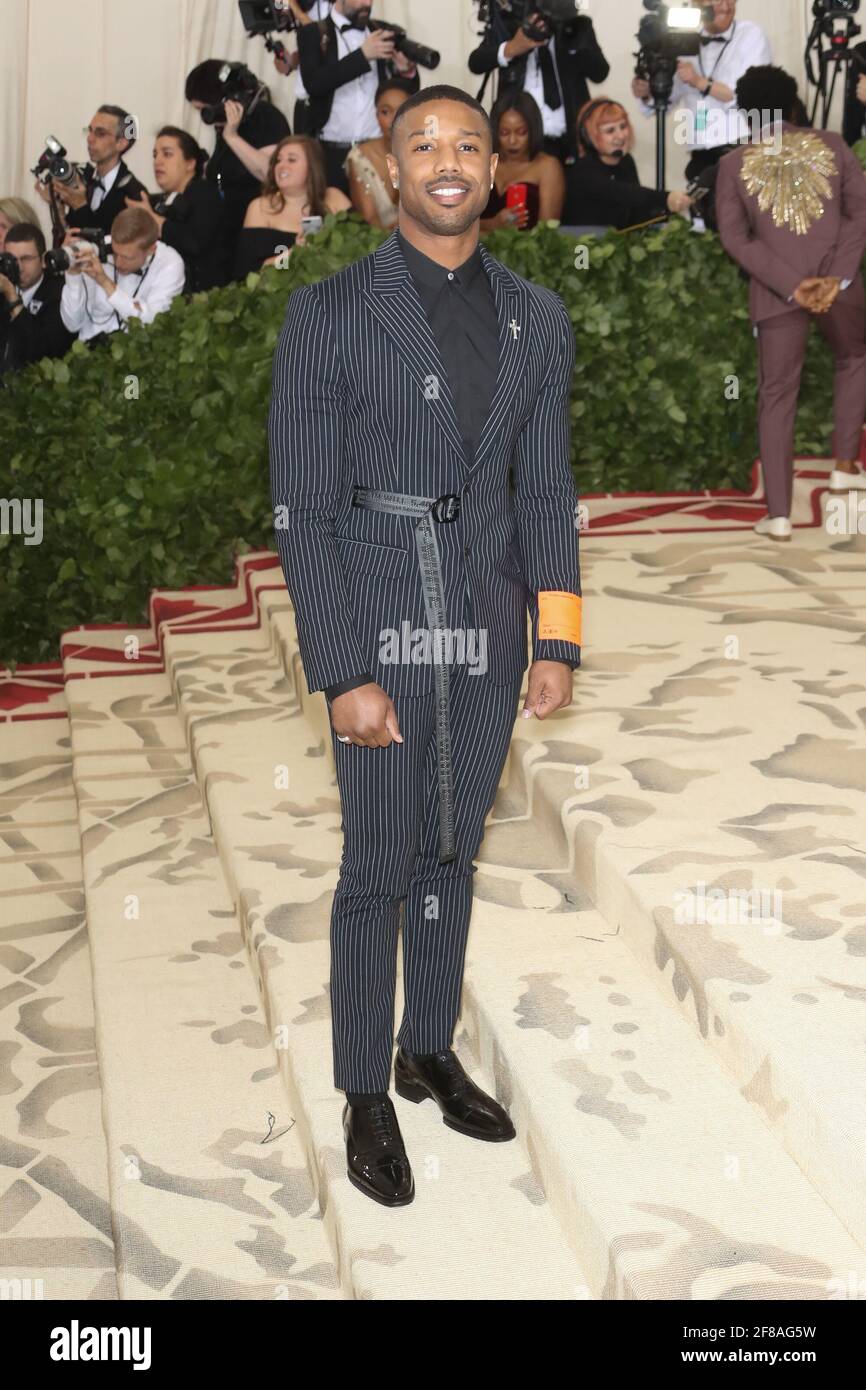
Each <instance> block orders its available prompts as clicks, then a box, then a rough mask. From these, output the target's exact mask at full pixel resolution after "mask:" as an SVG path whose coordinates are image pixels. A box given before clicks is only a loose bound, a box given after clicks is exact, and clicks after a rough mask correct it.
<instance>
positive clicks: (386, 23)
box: [367, 19, 440, 68]
mask: <svg viewBox="0 0 866 1390" xmlns="http://www.w3.org/2000/svg"><path fill="white" fill-rule="evenodd" d="M367 28H368V29H387V30H388V32H389V33H391V34H393V35H394V47H395V49H396V50H397V52H398V53H402V54H403V57H404V58H408V59H409V62H410V63H417V64H418V66H419V67H422V68H438V66H439V61H440V55H439V54H438V53H437V52H436V49H435V48H428V47H427V46H426V44H423V43H415V41H414V39H410V38H409V36H408V35H407V33H406V30H405V29H401V27H400V25H399V24H392V23H391V21H390V20H386V19H368V20H367Z"/></svg>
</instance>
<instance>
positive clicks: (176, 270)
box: [60, 241, 186, 342]
mask: <svg viewBox="0 0 866 1390" xmlns="http://www.w3.org/2000/svg"><path fill="white" fill-rule="evenodd" d="M105 272H106V274H107V275H108V276H109V278H110V279H112V280H115V281H116V284H117V289H116V290H115V291H114V294H112V295H111V296H110V297H109V296H108V295H107V294H106V292H105V290H104V289H103V288H102V286H101V285H97V284H95V283H94V281H93V280H91V279H90V277H89V276H88V275H70V274H69V272H68V271H67V272H66V283H65V285H64V286H63V293H62V295H61V296H60V317H61V318H62V319H63V322H64V323H65V325H66V327H67V328H68V329H69V331H70V333H77V334H78V336H79V338H80V339H81V341H82V342H86V341H87V339H88V338H95V337H96V335H97V333H115V332H116V331H117V329H118V328H124V329H125V328H126V326H127V320H128V319H139V320H140V321H141V322H142V323H153V320H154V319H155V318H156V316H157V314H161V313H162V312H163V311H164V310H165V309H168V308H170V307H171V302H172V300H173V299H174V298H175V296H176V295H179V294H180V292H181V290H182V289H183V285H184V280H185V279H186V267H185V266H184V263H183V257H182V256H179V255H178V253H177V251H175V250H174V248H173V247H171V246H166V244H165V242H164V241H158V242H157V243H156V250H155V251H154V253H153V255H152V256H151V258H150V261H149V262H146V263H145V265H144V266H143V267H142V269H141V270H135V271H133V272H132V273H131V274H125V275H117V274H116V272H115V269H114V265H113V263H112V262H110V261H109V263H108V264H107V265H106V267H105Z"/></svg>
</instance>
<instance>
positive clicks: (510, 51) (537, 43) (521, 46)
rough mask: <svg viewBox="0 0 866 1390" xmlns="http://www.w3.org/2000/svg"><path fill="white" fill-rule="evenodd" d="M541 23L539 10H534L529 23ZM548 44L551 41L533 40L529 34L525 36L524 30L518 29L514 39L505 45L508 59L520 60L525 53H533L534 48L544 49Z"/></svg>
mask: <svg viewBox="0 0 866 1390" xmlns="http://www.w3.org/2000/svg"><path fill="white" fill-rule="evenodd" d="M540 22H541V15H540V14H539V13H538V11H537V10H533V12H532V14H531V15H530V16H529V23H530V24H539V23H540ZM546 43H550V39H531V38H530V37H529V35H528V34H524V32H523V30H522V29H518V31H517V33H516V34H515V35H514V36H513V38H510V39H509V40H508V43H507V44H506V45H505V56H506V58H520V57H521V56H522V55H523V54H524V53H531V52H532V50H533V48H543V47H544V45H545V44H546Z"/></svg>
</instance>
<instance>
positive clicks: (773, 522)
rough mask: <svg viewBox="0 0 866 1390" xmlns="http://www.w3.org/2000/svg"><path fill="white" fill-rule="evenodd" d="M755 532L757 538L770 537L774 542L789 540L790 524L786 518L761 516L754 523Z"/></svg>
mask: <svg viewBox="0 0 866 1390" xmlns="http://www.w3.org/2000/svg"><path fill="white" fill-rule="evenodd" d="M755 530H756V531H757V533H758V535H759V536H770V538H771V539H772V540H774V541H789V540H790V539H791V522H790V519H789V518H788V517H787V516H762V517H761V520H760V521H758V522H756V523H755Z"/></svg>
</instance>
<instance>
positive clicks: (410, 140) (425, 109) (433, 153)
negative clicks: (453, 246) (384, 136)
mask: <svg viewBox="0 0 866 1390" xmlns="http://www.w3.org/2000/svg"><path fill="white" fill-rule="evenodd" d="M391 144H392V151H393V153H392V154H389V155H388V157H387V158H388V170H389V172H390V174H391V178H392V179H393V181H394V182H395V184H396V185H397V186H398V187H399V189H400V205H401V209H402V211H403V213H404V214H405V215H406V216H408V217H409V218H411V219H412V220H413V221H415V222H417V223H419V225H420V226H422V227H423V228H425V230H426V231H428V232H431V233H432V234H433V235H434V236H459V235H461V234H462V233H463V232H465V231H466V229H467V227H470V226H471V225H472V223H473V222H475V221H477V220H478V218H479V217H480V216H481V214H482V212H483V211H484V208H485V206H486V204H487V200H488V198H489V197H490V186H491V184H492V182H493V174H494V171H495V169H496V165H497V163H498V160H499V157H498V155H495V154H493V153H492V151H491V142H490V135H489V132H488V129H487V125H486V123H485V122H484V121H483V120H482V118H481V117H480V116H478V115H477V114H476V113H475V112H474V111H473V110H472V108H471V107H470V106H464V105H463V103H462V102H459V101H449V100H445V101H430V102H425V103H424V104H423V105H421V106H416V107H414V108H413V109H412V110H411V111H410V112H409V113H408V115H406V116H403V117H402V118H401V119H400V120H399V121H397V123H396V127H395V130H394V131H393V134H392V142H391Z"/></svg>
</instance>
